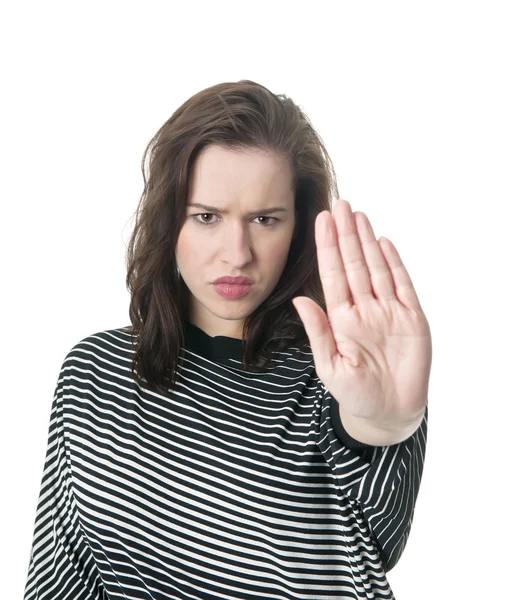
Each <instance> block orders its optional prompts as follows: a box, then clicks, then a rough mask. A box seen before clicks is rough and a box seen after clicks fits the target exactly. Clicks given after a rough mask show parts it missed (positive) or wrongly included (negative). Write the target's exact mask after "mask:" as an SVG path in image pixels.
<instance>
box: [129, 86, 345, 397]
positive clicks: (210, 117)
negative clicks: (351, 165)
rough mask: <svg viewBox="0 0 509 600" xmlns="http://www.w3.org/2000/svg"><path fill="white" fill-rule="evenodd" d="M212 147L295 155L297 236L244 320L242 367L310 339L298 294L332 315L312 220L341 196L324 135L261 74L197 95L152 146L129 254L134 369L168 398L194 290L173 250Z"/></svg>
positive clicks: (262, 363) (263, 365)
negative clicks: (199, 168) (200, 165)
mask: <svg viewBox="0 0 509 600" xmlns="http://www.w3.org/2000/svg"><path fill="white" fill-rule="evenodd" d="M211 144H216V145H219V146H222V147H224V148H226V149H230V150H237V149H238V150H244V149H258V150H263V151H269V152H272V153H274V155H275V156H278V157H282V158H283V159H286V160H288V161H289V162H290V164H291V167H292V173H293V186H294V187H293V189H294V192H295V210H296V229H295V233H294V238H293V240H292V243H291V246H290V249H289V253H288V259H287V264H286V266H285V269H284V271H283V273H282V274H281V277H280V280H279V282H278V284H277V285H276V287H275V288H274V290H273V291H272V293H271V294H270V296H269V297H268V298H267V299H266V300H265V301H264V302H263V303H262V304H261V305H260V306H258V308H256V309H255V310H254V311H253V312H252V314H250V315H249V316H248V317H246V319H245V320H244V328H243V348H244V359H243V366H244V368H245V369H246V370H249V371H255V372H260V371H263V370H265V369H267V368H268V367H269V364H270V362H271V361H270V358H271V353H272V352H273V351H276V352H277V351H281V350H283V349H284V348H285V347H287V346H288V345H289V344H293V345H299V346H300V347H302V346H303V345H306V344H309V340H308V338H307V334H306V330H305V328H304V325H303V323H302V321H301V319H300V317H299V315H298V313H297V311H296V310H295V308H294V306H293V304H292V302H291V300H292V299H293V298H294V297H296V296H308V297H309V298H311V299H312V300H314V301H315V302H316V303H317V304H318V305H319V306H320V307H321V308H322V310H324V312H326V305H325V299H324V295H323V289H322V285H321V281H320V276H319V272H318V260H317V254H316V243H315V235H314V232H315V219H316V217H317V215H318V214H319V213H320V212H322V211H323V210H329V211H332V205H333V202H332V199H333V197H336V198H339V194H338V191H337V184H336V173H335V171H334V167H333V164H332V161H331V159H330V157H329V154H328V153H327V150H326V149H325V145H324V143H323V141H322V139H321V138H320V136H319V135H318V133H317V132H316V131H315V130H314V128H313V126H312V125H311V122H310V120H309V118H308V117H307V115H306V114H305V113H304V111H303V110H302V109H301V108H299V107H298V106H297V105H296V104H295V103H294V102H293V101H292V100H291V99H290V98H288V97H287V96H286V95H284V94H279V95H276V94H273V93H272V92H270V91H269V90H268V89H267V88H266V87H264V86H263V85H260V84H258V83H255V82H254V81H249V80H242V81H239V82H226V83H220V84H218V85H214V86H211V87H209V88H206V89H204V90H202V91H200V92H198V93H197V94H195V95H194V96H192V97H191V98H189V99H188V100H186V101H185V102H184V104H182V106H181V107H180V108H178V109H177V110H176V111H175V112H174V113H173V115H172V116H171V117H170V118H169V119H168V120H167V121H166V123H164V124H163V126H162V127H161V128H160V129H159V130H158V131H157V133H156V134H155V135H154V137H153V138H152V139H151V140H150V142H149V144H148V146H147V148H146V149H145V152H144V154H143V158H142V174H143V181H144V190H143V193H142V196H141V199H140V203H139V205H138V208H137V210H136V222H135V226H134V230H133V233H132V236H131V239H130V241H129V246H128V249H127V255H126V266H127V275H126V284H127V287H128V289H129V291H130V294H131V302H130V305H129V317H130V319H131V323H132V326H129V327H127V330H128V331H130V332H132V333H134V336H133V343H135V347H136V352H135V354H134V358H133V363H132V371H133V373H134V375H135V377H138V378H141V379H144V380H145V381H146V382H147V383H148V385H149V386H150V387H152V388H153V389H155V390H156V391H157V392H159V393H162V394H163V395H166V394H167V389H168V386H173V385H174V383H175V381H176V378H177V365H178V362H179V353H180V348H181V347H183V346H184V347H185V345H186V330H185V324H184V319H187V318H188V312H187V310H188V293H189V290H188V289H187V286H186V284H185V283H184V281H183V280H182V278H181V277H180V276H179V273H178V271H177V264H176V261H175V248H176V245H177V239H178V237H179V233H180V230H181V228H182V226H183V225H184V222H185V220H186V214H187V208H186V205H187V195H188V189H189V174H190V171H191V168H192V166H193V164H194V162H195V161H196V159H197V156H198V154H199V153H200V152H201V151H202V150H203V149H204V148H206V147H207V146H210V145H211ZM149 153H150V159H149V166H148V173H147V174H145V168H146V160H147V156H148V155H149ZM134 338H136V339H134Z"/></svg>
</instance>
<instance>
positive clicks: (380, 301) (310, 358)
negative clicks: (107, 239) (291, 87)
mask: <svg viewBox="0 0 509 600" xmlns="http://www.w3.org/2000/svg"><path fill="white" fill-rule="evenodd" d="M149 151H150V162H149V168H148V177H147V176H146V173H145V171H144V181H145V188H144V191H143V195H142V198H141V202H140V206H139V210H138V213H137V220H136V225H135V228H134V231H133V235H132V238H131V241H130V244H129V248H128V261H127V263H128V264H127V267H128V268H127V284H128V287H129V290H130V293H131V304H130V310H129V314H130V319H131V322H132V325H131V326H129V327H122V328H118V329H110V330H107V331H101V332H98V333H95V334H93V335H90V336H88V337H86V338H85V339H83V340H81V341H80V342H78V343H77V344H76V345H75V346H74V347H73V348H72V349H71V350H70V352H69V353H68V354H67V356H66V358H65V360H64V363H63V365H62V369H61V372H60V377H59V379H58V383H57V386H56V392H55V396H54V400H53V405H52V412H51V420H50V426H49V437H48V449H47V455H46V463H45V469H44V473H43V477H42V484H41V492H40V497H39V504H38V508H37V515H36V519H35V528H34V540H33V547H32V552H31V556H30V564H29V572H28V580H27V584H26V589H25V600H32V599H35V598H38V599H41V600H42V598H46V599H48V600H63V599H64V598H66V599H73V600H82V599H83V600H85V599H87V600H88V599H94V600H95V599H103V598H129V599H131V598H132V599H134V598H144V599H148V598H151V599H155V598H157V599H162V598H186V599H191V598H207V599H212V598H225V599H226V598H236V599H239V598H242V599H243V598H246V599H248V598H249V599H250V600H253V599H262V598H278V599H297V598H302V597H309V598H313V600H319V599H321V598H323V599H325V598H327V599H331V598H393V597H394V596H393V593H392V591H391V588H390V585H389V583H388V580H387V577H386V574H387V572H388V571H389V570H390V569H392V568H393V567H394V565H395V564H396V563H397V562H398V560H399V558H400V556H401V553H402V551H403V549H404V547H405V545H406V542H407V539H408V535H409V532H410V527H411V523H412V519H413V515H414V508H415V503H416V498H417V494H418V490H419V484H420V480H421V476H422V471H423V461H424V455H425V443H426V431H427V394H428V381H429V375H430V368H431V336H430V330H429V326H428V323H427V320H426V318H425V316H424V313H423V312H422V309H421V307H420V305H419V302H418V300H417V296H416V294H415V291H414V289H413V286H412V284H411V281H410V278H409V276H408V274H407V272H406V270H405V267H404V266H403V264H402V263H401V260H400V259H399V255H398V253H397V251H396V249H395V247H394V246H393V245H392V244H391V243H390V242H389V241H388V240H386V239H384V238H380V239H379V240H378V241H377V240H376V238H375V237H374V233H373V230H372V228H371V225H370V223H369V220H368V219H367V217H366V215H364V214H363V213H360V212H357V213H355V214H354V213H352V211H351V208H350V205H349V204H348V202H345V201H343V200H340V199H339V195H338V194H337V188H336V181H335V172H334V168H333V166H332V163H331V160H330V158H329V156H328V154H327V151H326V149H325V147H324V145H323V142H322V141H321V139H320V137H319V136H318V134H317V133H316V132H315V131H314V129H313V127H312V125H311V124H310V121H309V119H308V118H307V117H306V115H305V114H304V113H303V111H302V110H300V109H299V108H298V107H297V106H296V105H295V104H294V103H293V102H292V100H291V99H289V98H288V97H286V96H284V95H279V96H276V95H274V94H272V93H271V92H270V91H269V90H268V89H266V88H265V87H263V86H261V85H259V84H257V83H254V82H252V81H240V82H237V83H223V84H220V85H216V86H213V87H211V88H208V89H205V90H203V91H201V92H199V93H198V94H196V95H194V96H193V97H191V98H190V99H189V100H187V101H186V102H185V103H184V104H183V105H182V106H181V107H180V108H179V109H178V110H177V111H176V112H175V113H174V114H173V115H172V116H171V117H170V119H169V120H168V121H167V122H166V123H165V124H164V125H163V126H162V127H161V129H160V130H159V131H158V132H157V133H156V135H155V136H154V138H153V139H152V140H151V142H150V144H149V145H148V147H147V150H146V151H145V154H144V157H143V166H144V168H145V159H146V157H147V154H148V153H149ZM332 196H335V197H336V198H337V201H336V203H335V204H334V205H333V206H332V205H331V197H332ZM331 206H332V210H331ZM223 278H225V279H223ZM228 278H234V279H233V280H232V279H228ZM235 278H243V279H241V280H238V279H237V280H236V279H235ZM218 279H223V281H222V282H221V281H219V282H218V281H217V280H218ZM295 299H297V301H295Z"/></svg>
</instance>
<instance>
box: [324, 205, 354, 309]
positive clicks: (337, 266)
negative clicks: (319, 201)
mask: <svg viewBox="0 0 509 600" xmlns="http://www.w3.org/2000/svg"><path fill="white" fill-rule="evenodd" d="M315 240H316V254H317V260H318V272H319V274H320V280H321V282H322V288H323V293H324V297H325V303H326V306H327V313H328V314H331V311H332V310H334V308H336V307H338V306H340V305H342V304H347V305H348V306H350V305H351V302H352V296H351V292H350V288H349V286H348V279H347V277H346V272H345V268H344V266H343V261H342V259H341V255H340V252H339V247H338V236H337V230H336V226H335V225H334V219H333V217H332V215H331V214H330V212H329V211H327V210H325V211H322V212H321V213H319V215H318V216H317V217H316V220H315Z"/></svg>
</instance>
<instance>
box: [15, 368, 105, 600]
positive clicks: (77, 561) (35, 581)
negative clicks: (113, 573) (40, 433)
mask: <svg viewBox="0 0 509 600" xmlns="http://www.w3.org/2000/svg"><path fill="white" fill-rule="evenodd" d="M66 361H67V358H66ZM66 361H64V364H63V366H62V369H61V371H60V376H59V380H58V383H57V386H56V390H55V395H54V398H53V403H52V406H51V414H50V423H49V432H48V443H47V450H46V459H45V464H44V470H43V474H42V481H41V486H40V493H39V501H38V505H37V510H36V515H35V524H34V533H33V541H32V548H31V552H30V558H29V566H28V577H27V581H26V585H25V592H24V600H101V599H102V598H104V594H103V588H102V583H101V580H100V576H99V571H98V568H97V565H96V563H95V561H94V557H93V554H92V551H91V548H90V545H89V544H88V541H87V538H86V536H85V534H84V531H83V529H82V527H81V524H80V518H79V513H78V509H77V506H76V501H75V497H74V495H73V488H72V475H71V471H70V466H69V465H70V463H69V461H68V452H67V442H68V440H67V438H66V433H65V431H66V424H65V417H64V405H65V398H66V394H68V393H69V392H68V391H66V387H65V381H66V379H67V378H68V377H67V376H66V372H67V371H68V368H69V367H67V366H66ZM67 389H68V388H67Z"/></svg>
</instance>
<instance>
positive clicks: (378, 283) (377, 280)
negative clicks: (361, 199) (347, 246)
mask: <svg viewBox="0 0 509 600" xmlns="http://www.w3.org/2000/svg"><path fill="white" fill-rule="evenodd" d="M354 217H355V222H356V225H357V231H358V233H359V239H360V242H361V246H362V252H363V254H364V258H365V260H366V264H367V267H368V270H369V276H370V279H371V287H372V288H373V293H374V294H375V296H376V297H377V298H379V299H383V300H389V299H394V300H395V299H397V298H396V291H395V285H394V281H393V278H392V277H393V276H392V272H391V270H390V268H389V265H388V264H387V261H386V259H385V256H384V253H383V252H382V249H381V248H380V245H379V243H378V241H377V239H376V237H375V232H374V231H373V227H372V226H371V223H370V222H369V219H368V217H367V215H366V214H365V213H363V212H360V211H356V212H355V213H354Z"/></svg>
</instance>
